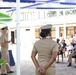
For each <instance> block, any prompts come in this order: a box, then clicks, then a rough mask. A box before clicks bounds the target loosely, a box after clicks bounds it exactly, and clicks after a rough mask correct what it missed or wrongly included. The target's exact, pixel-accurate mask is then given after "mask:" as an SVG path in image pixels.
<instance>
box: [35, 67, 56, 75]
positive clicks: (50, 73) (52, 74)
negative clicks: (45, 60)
mask: <svg viewBox="0 0 76 75" xmlns="http://www.w3.org/2000/svg"><path fill="white" fill-rule="evenodd" d="M55 74H56V70H55V67H49V68H48V69H47V70H46V71H45V73H44V74H41V73H39V72H38V71H37V70H36V75H55Z"/></svg>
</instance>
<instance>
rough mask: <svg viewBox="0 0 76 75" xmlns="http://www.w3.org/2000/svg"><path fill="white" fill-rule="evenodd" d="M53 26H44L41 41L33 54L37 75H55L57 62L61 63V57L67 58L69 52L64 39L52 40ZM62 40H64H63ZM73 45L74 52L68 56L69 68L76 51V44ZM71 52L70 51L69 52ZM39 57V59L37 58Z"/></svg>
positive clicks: (34, 47) (37, 42) (35, 46)
mask: <svg viewBox="0 0 76 75" xmlns="http://www.w3.org/2000/svg"><path fill="white" fill-rule="evenodd" d="M51 27H52V26H51V25H44V26H42V27H41V28H40V29H41V33H40V37H41V39H40V40H38V41H36V42H35V44H34V46H33V50H32V53H31V58H32V61H33V63H34V65H35V67H36V70H35V75H55V74H56V69H55V67H56V66H55V62H56V61H57V56H58V61H57V62H59V55H60V54H61V55H62V61H63V56H65V51H66V50H67V44H66V42H65V40H64V39H63V38H60V39H57V42H56V41H54V40H52V39H51ZM61 39H62V40H61ZM71 44H72V45H73V48H74V49H73V52H71V53H70V54H69V56H68V62H69V64H68V67H69V66H71V65H72V57H73V55H74V54H75V55H76V53H75V50H76V45H75V42H73V43H72V42H71ZM69 51H70V50H69ZM37 55H38V58H36V56H37Z"/></svg>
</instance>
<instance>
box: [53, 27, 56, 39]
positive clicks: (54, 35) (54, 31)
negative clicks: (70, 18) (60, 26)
mask: <svg viewBox="0 0 76 75" xmlns="http://www.w3.org/2000/svg"><path fill="white" fill-rule="evenodd" d="M52 37H53V38H55V37H56V29H55V27H53V28H52Z"/></svg>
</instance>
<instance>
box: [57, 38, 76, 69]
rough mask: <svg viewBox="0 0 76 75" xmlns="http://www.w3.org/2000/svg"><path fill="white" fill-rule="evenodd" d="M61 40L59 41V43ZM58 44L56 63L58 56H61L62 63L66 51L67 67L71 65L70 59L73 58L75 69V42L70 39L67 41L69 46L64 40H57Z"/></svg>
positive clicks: (73, 39)
mask: <svg viewBox="0 0 76 75" xmlns="http://www.w3.org/2000/svg"><path fill="white" fill-rule="evenodd" d="M60 40H61V41H60ZM57 43H58V49H59V51H58V58H57V62H59V56H60V55H61V56H62V62H63V57H65V52H66V51H67V57H68V62H69V64H68V67H70V66H71V65H72V58H75V68H76V41H75V38H73V37H72V38H70V39H69V44H67V43H66V42H65V40H64V38H62V39H59V38H58V39H57Z"/></svg>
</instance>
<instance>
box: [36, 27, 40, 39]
mask: <svg viewBox="0 0 76 75" xmlns="http://www.w3.org/2000/svg"><path fill="white" fill-rule="evenodd" d="M35 37H36V38H39V37H40V29H39V28H36V29H35Z"/></svg>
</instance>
